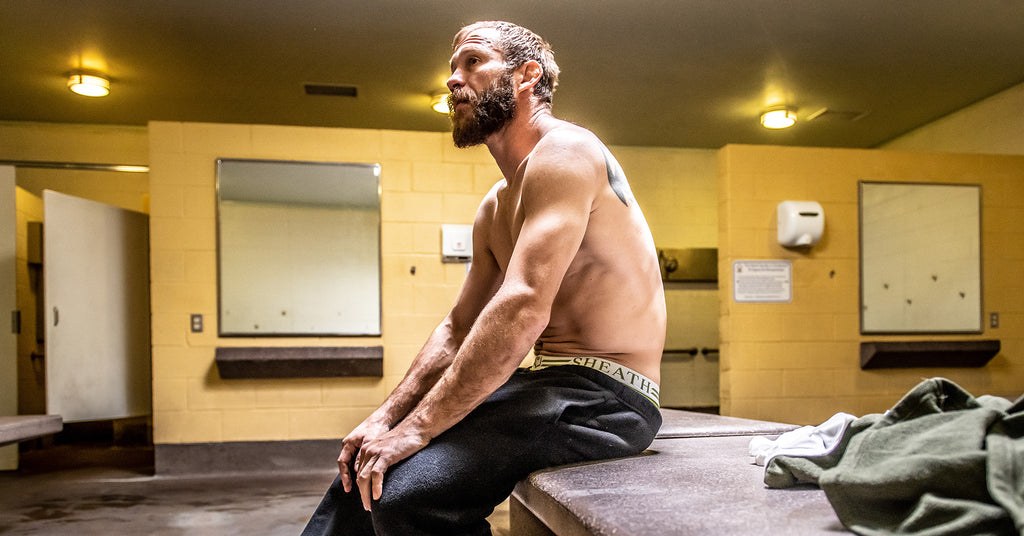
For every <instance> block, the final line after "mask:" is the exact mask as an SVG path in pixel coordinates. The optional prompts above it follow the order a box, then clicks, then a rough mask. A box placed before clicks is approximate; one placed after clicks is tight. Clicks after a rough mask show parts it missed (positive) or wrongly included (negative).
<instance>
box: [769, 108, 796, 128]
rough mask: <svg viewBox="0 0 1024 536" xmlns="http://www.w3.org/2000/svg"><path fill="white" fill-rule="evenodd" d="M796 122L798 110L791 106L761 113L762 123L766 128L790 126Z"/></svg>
mask: <svg viewBox="0 0 1024 536" xmlns="http://www.w3.org/2000/svg"><path fill="white" fill-rule="evenodd" d="M794 123H796V112H794V111H792V110H790V109H789V108H779V109H775V110H768V111H767V112H765V113H763V114H761V125H762V126H763V127H764V128H789V127H791V126H793V124H794Z"/></svg>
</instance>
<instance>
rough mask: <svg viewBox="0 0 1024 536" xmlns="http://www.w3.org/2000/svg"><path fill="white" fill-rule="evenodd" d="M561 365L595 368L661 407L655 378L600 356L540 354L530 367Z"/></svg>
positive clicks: (534, 368) (537, 368)
mask: <svg viewBox="0 0 1024 536" xmlns="http://www.w3.org/2000/svg"><path fill="white" fill-rule="evenodd" d="M561 365H576V366H578V367H586V368H590V369H594V370H596V371H598V372H601V373H603V374H604V375H606V376H608V377H609V378H611V379H613V380H615V381H617V382H619V383H621V384H623V385H625V386H626V387H629V388H630V389H633V390H634V391H636V392H638V393H640V394H641V395H643V396H644V397H645V398H647V399H648V400H650V401H651V402H653V403H654V405H655V406H657V407H661V405H660V404H659V403H658V400H659V398H658V384H657V383H654V380H652V379H650V378H648V377H647V376H644V375H643V374H640V373H639V372H637V371H635V370H633V369H631V368H629V367H627V366H625V365H620V364H618V363H616V362H614V361H609V360H607V359H602V358H600V357H588V356H570V357H562V356H550V355H539V356H536V358H535V359H534V360H533V366H532V367H530V369H531V370H540V369H544V368H548V367H558V366H561Z"/></svg>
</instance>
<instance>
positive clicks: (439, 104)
mask: <svg viewBox="0 0 1024 536" xmlns="http://www.w3.org/2000/svg"><path fill="white" fill-rule="evenodd" d="M430 107H431V108H433V109H434V111H435V112H437V113H439V114H445V115H448V112H449V111H450V110H449V109H448V93H441V94H440V95H435V96H434V98H433V99H431V100H430Z"/></svg>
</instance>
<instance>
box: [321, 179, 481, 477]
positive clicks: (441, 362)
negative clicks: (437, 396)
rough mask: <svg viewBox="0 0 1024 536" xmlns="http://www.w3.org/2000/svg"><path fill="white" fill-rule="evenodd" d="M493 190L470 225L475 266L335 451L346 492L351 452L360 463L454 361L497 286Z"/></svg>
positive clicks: (472, 266)
mask: <svg viewBox="0 0 1024 536" xmlns="http://www.w3.org/2000/svg"><path fill="white" fill-rule="evenodd" d="M493 193H494V192H493V190H492V192H491V193H489V194H488V196H487V197H486V198H485V199H484V201H483V203H481V206H480V209H479V211H478V213H477V217H476V221H475V222H474V225H473V250H474V251H473V264H472V265H471V267H470V270H469V273H468V274H467V275H466V281H465V282H464V283H463V285H462V289H461V290H460V292H459V296H458V298H457V299H456V300H455V305H454V306H453V307H452V310H451V312H449V313H448V316H446V317H445V319H444V320H443V321H442V322H441V324H440V325H438V326H437V328H435V329H434V331H433V332H432V333H431V335H430V337H428V339H427V342H426V343H425V344H424V345H423V348H422V349H421V350H420V351H419V353H418V354H417V355H416V358H415V359H413V362H412V365H411V366H410V367H409V370H408V371H407V372H406V374H405V377H404V378H402V381H401V382H400V383H399V384H398V386H397V387H395V389H394V390H393V391H392V392H391V394H389V395H388V397H387V399H385V401H384V403H383V404H381V405H380V407H378V408H377V409H376V410H375V411H374V412H373V413H372V414H371V415H370V416H369V417H367V418H366V420H364V421H363V422H362V423H361V424H360V425H359V426H357V427H356V428H355V429H354V430H352V432H351V433H349V434H348V435H347V436H346V437H345V439H344V440H343V444H342V449H341V453H340V454H339V455H338V470H339V473H340V475H341V482H342V486H343V487H344V489H345V491H346V492H348V491H351V490H352V476H351V475H350V474H349V464H350V463H351V462H352V460H353V456H356V466H359V465H360V456H361V451H360V448H361V447H362V445H363V444H364V443H365V442H366V441H369V440H372V439H374V438H376V437H378V436H380V435H381V434H383V433H386V432H388V431H389V430H391V429H392V428H393V427H394V426H395V425H396V424H398V423H399V422H400V421H401V420H402V419H403V418H405V416H406V415H408V414H409V412H410V411H412V409H413V408H414V407H416V405H417V404H418V403H419V402H420V400H421V399H422V398H423V396H424V395H425V394H426V393H427V392H428V391H429V390H430V389H431V388H432V387H433V386H434V385H435V384H436V383H437V381H438V379H439V378H440V377H441V375H442V374H443V373H444V371H445V370H446V369H447V368H448V367H449V366H450V365H451V363H452V360H454V359H455V355H456V352H457V351H458V349H459V347H460V346H461V345H462V342H463V340H464V339H465V338H466V335H467V334H468V333H469V330H470V328H471V327H472V325H473V323H474V322H475V321H476V318H477V316H478V315H479V314H480V311H481V310H482V309H483V308H484V306H485V305H486V304H487V302H488V301H489V300H490V298H491V297H492V296H493V295H494V293H495V291H496V290H497V288H498V286H499V285H500V284H501V270H500V269H499V268H498V265H497V263H496V262H495V260H494V256H493V255H492V254H491V252H490V250H489V249H487V240H486V233H487V232H489V229H490V223H489V222H490V216H489V214H490V213H493V207H494V202H495V201H494V197H493ZM357 453H358V454H357Z"/></svg>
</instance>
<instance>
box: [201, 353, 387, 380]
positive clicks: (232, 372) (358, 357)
mask: <svg viewBox="0 0 1024 536" xmlns="http://www.w3.org/2000/svg"><path fill="white" fill-rule="evenodd" d="M214 361H215V362H216V363H217V370H218V372H219V373H220V377H221V378H224V379H243V378H336V377H351V376H362V377H376V378H380V377H382V376H383V375H384V347H383V346H340V347H326V346H325V347H320V346H309V347H255V348H253V347H248V348H245V347H225V348H217V351H216V354H215V357H214Z"/></svg>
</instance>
